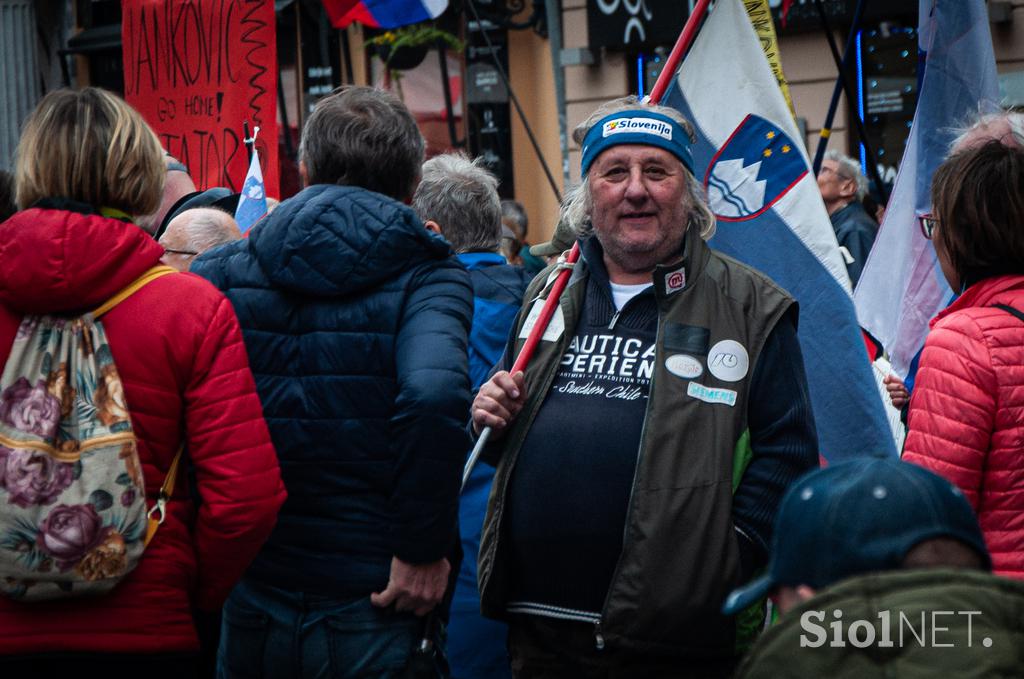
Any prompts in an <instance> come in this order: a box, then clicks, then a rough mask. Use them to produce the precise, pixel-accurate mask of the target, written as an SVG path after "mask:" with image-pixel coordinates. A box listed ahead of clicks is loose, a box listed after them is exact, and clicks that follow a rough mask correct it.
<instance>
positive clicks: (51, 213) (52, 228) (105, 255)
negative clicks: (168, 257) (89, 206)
mask: <svg viewBox="0 0 1024 679" xmlns="http://www.w3.org/2000/svg"><path fill="white" fill-rule="evenodd" d="M162 254H163V248H161V247H160V245H158V244H157V243H156V241H154V240H153V239H152V238H151V237H150V236H149V235H148V234H147V233H146V232H145V231H143V230H142V229H140V228H139V227H137V226H135V225H134V224H130V223H126V222H123V221H121V220H118V219H111V218H109V217H103V216H101V215H97V214H81V213H77V212H72V211H68V210H56V209H46V208H30V209H28V210H24V211H22V212H19V213H17V214H15V215H14V216H13V217H11V218H10V219H8V220H7V221H6V222H4V223H3V224H0V263H2V265H0V304H3V305H4V306H6V307H7V308H8V309H11V310H13V311H16V312H19V313H23V314H24V313H35V314H44V313H67V312H78V311H86V310H88V309H91V308H92V307H95V306H98V305H99V304H101V303H102V302H104V301H106V300H107V299H109V298H110V297H113V296H114V294H115V293H117V292H118V291H119V290H121V289H122V288H124V287H125V286H127V285H128V284H129V283H131V282H132V281H133V280H135V279H136V278H138V277H139V276H140V275H141V274H142V273H143V272H144V271H146V270H147V269H149V268H150V267H152V266H154V265H156V264H157V263H158V262H159V260H160V257H161V255H162Z"/></svg>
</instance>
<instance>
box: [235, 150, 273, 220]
mask: <svg viewBox="0 0 1024 679" xmlns="http://www.w3.org/2000/svg"><path fill="white" fill-rule="evenodd" d="M266 215H267V192H266V191H265V190H264V188H263V171H262V170H261V169H260V155H259V153H258V152H257V151H256V149H255V148H254V149H253V150H252V161H251V162H250V163H249V172H248V173H247V174H246V175H245V184H243V185H242V195H241V197H240V198H239V199H238V207H237V208H235V221H236V222H238V228H239V229H241V231H242V233H245V232H247V231H248V230H249V229H251V228H252V226H253V225H254V224H255V223H256V222H258V221H260V220H261V219H263V218H264V217H265V216H266Z"/></svg>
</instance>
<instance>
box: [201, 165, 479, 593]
mask: <svg viewBox="0 0 1024 679" xmlns="http://www.w3.org/2000/svg"><path fill="white" fill-rule="evenodd" d="M192 271H193V272H195V273H198V274H199V275H200V276H203V277H205V278H207V279H209V280H210V281H211V282H212V283H213V284H214V285H216V286H217V287H218V288H220V289H221V290H222V291H224V293H225V294H226V295H227V296H228V298H229V299H230V300H231V303H232V304H233V305H234V307H235V312H236V313H237V314H238V320H239V322H240V323H241V326H242V332H243V336H244V338H245V344H246V348H247V349H248V352H249V361H250V365H251V367H252V372H253V374H254V375H255V377H256V388H257V391H258V392H259V396H260V399H261V401H262V403H263V412H264V415H265V417H266V419H267V424H268V425H269V427H270V434H271V437H272V439H273V441H274V446H275V448H276V449H277V453H278V457H279V459H280V464H281V476H282V477H283V479H284V482H285V486H286V488H287V489H288V496H289V497H288V500H287V501H286V502H285V505H284V507H283V508H282V509H281V513H280V516H279V518H278V522H277V527H276V529H275V530H274V533H273V534H272V535H271V537H270V540H269V541H268V542H267V543H266V545H265V546H264V548H263V550H262V552H261V553H260V555H259V556H258V557H257V558H256V560H255V561H254V562H253V564H252V566H251V567H250V569H249V571H248V574H247V577H248V578H252V579H255V580H257V581H262V582H266V583H267V584H272V585H275V586H278V587H283V588H287V589H291V590H294V591H303V592H311V593H317V594H323V595H328V596H334V597H360V596H365V595H367V594H369V593H370V592H375V591H381V590H383V589H384V587H385V586H386V585H387V581H388V575H389V572H390V562H391V557H392V556H393V555H394V556H397V557H398V558H400V559H402V560H403V561H407V562H410V563H427V562H431V561H436V560H437V559H440V558H441V557H443V556H446V555H447V554H448V553H449V551H450V550H451V549H452V547H453V545H454V543H455V541H456V539H457V531H456V517H457V514H458V492H459V480H460V472H461V468H462V462H463V459H464V457H465V453H466V450H467V449H468V447H469V442H468V439H467V435H466V431H465V420H466V414H467V413H468V412H469V402H470V394H469V379H468V376H467V374H468V373H467V359H466V351H467V349H466V347H467V333H468V332H469V328H470V322H471V318H472V312H473V291H472V287H471V285H470V280H469V275H468V274H467V273H466V271H465V269H464V268H463V267H462V265H461V264H459V263H458V262H457V261H456V260H455V259H454V258H453V257H452V252H451V248H450V246H449V245H448V244H447V242H445V241H444V240H443V239H442V238H440V237H438V236H435V235H433V234H431V233H430V232H429V231H427V230H426V229H425V228H424V227H423V224H422V223H421V222H420V220H419V219H418V218H417V217H416V215H415V213H413V211H412V210H411V209H409V208H408V207H406V206H404V205H402V204H400V203H398V202H396V201H394V200H392V199H390V198H387V197H386V196H383V195H381V194H378V193H373V192H370V191H366V190H364V189H359V188H354V187H340V186H332V185H317V186H312V187H310V188H307V189H306V190H304V191H303V192H302V193H300V194H298V195H297V196H295V197H294V198H292V199H290V200H287V201H285V202H283V203H281V205H280V206H279V207H278V208H277V209H276V210H275V211H274V212H273V213H272V214H271V215H270V217H268V218H267V220H266V221H265V222H264V223H263V224H260V225H258V226H257V227H256V228H255V229H254V231H253V232H252V235H251V236H250V237H249V238H248V239H247V240H241V241H237V242H235V243H231V244H229V245H225V246H223V247H220V248H217V249H215V250H212V251H210V252H209V253H207V254H206V255H204V256H203V257H200V258H199V259H198V260H196V262H195V263H194V264H193V265H192Z"/></svg>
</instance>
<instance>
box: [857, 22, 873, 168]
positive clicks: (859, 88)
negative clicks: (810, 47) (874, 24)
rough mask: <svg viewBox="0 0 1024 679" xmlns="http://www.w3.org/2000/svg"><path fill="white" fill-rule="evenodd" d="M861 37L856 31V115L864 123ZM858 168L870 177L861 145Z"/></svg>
mask: <svg viewBox="0 0 1024 679" xmlns="http://www.w3.org/2000/svg"><path fill="white" fill-rule="evenodd" d="M863 35H864V31H857V115H859V116H860V119H861V122H864V55H863V53H862V52H861V36H863ZM866 127H867V125H866V124H865V128H866ZM860 167H861V170H862V171H863V172H864V174H865V175H868V176H870V173H869V172H868V154H867V152H866V151H865V150H864V144H863V143H862V144H860Z"/></svg>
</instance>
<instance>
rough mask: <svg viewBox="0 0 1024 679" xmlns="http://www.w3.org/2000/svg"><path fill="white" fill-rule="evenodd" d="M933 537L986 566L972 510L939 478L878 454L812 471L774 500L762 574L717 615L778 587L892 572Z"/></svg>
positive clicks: (824, 584) (815, 585)
mask: <svg viewBox="0 0 1024 679" xmlns="http://www.w3.org/2000/svg"><path fill="white" fill-rule="evenodd" d="M940 537H948V538H954V539H956V540H959V541H960V542H962V543H964V544H965V545H967V546H969V547H972V548H973V549H974V550H975V551H976V552H977V553H978V556H980V557H981V558H982V561H983V562H984V564H985V568H986V569H990V568H991V567H992V561H991V558H990V557H989V554H988V549H986V547H985V540H984V538H983V537H982V535H981V528H980V527H979V526H978V519H977V518H976V517H975V515H974V510H972V509H971V506H970V505H969V504H968V503H967V499H966V498H965V497H964V495H963V493H962V492H961V491H960V489H959V488H957V487H956V486H954V485H952V484H951V483H949V482H948V481H946V480H945V479H943V478H942V477H941V476H938V475H937V474H934V473H932V472H930V471H928V470H927V469H924V468H922V467H918V466H917V465H913V464H910V463H909V462H901V461H899V460H896V459H892V458H880V457H865V458H863V459H859V460H853V461H849V462H843V463H840V464H836V465H832V466H829V467H826V468H825V469H819V470H816V471H813V472H811V473H809V474H807V475H805V476H803V477H802V478H801V479H799V480H798V481H797V482H796V483H794V484H793V486H792V487H791V488H790V489H789V491H788V492H787V493H786V495H785V497H784V498H783V499H782V504H781V505H780V506H779V513H778V515H777V516H776V517H775V532H774V534H773V536H772V547H771V557H770V560H769V563H768V571H767V572H766V573H765V574H764V575H762V576H761V577H759V578H757V579H755V580H753V581H752V582H750V583H748V584H746V585H744V586H743V587H740V588H738V589H735V590H733V592H732V593H731V594H729V596H728V598H727V599H726V601H725V605H724V606H723V607H722V612H723V613H724V614H726V615H734V614H736V613H739V612H740V611H742V610H744V609H745V608H747V607H748V606H750V605H752V604H753V603H754V602H756V601H758V600H760V599H762V598H764V597H765V596H767V595H768V594H770V593H771V591H772V590H774V589H775V588H776V587H779V586H781V585H788V586H792V587H795V586H797V585H808V586H810V587H813V588H815V589H821V588H823V587H827V586H828V585H831V584H832V583H834V582H838V581H839V580H843V579H845V578H848V577H852V576H854V575H860V574H862V573H869V572H872V571H883V570H894V569H898V568H900V567H901V564H902V562H903V559H904V558H905V557H906V555H907V553H908V552H909V551H910V550H911V549H913V548H914V547H915V546H917V545H919V544H920V543H922V542H924V541H925V540H930V539H932V538H940Z"/></svg>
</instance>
